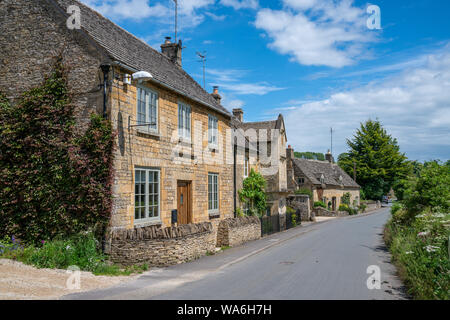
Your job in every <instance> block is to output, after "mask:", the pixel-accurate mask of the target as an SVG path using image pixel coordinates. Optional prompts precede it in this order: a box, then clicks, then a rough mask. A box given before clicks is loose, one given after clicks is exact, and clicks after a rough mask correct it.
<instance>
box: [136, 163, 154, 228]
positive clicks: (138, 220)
mask: <svg viewBox="0 0 450 320" xmlns="http://www.w3.org/2000/svg"><path fill="white" fill-rule="evenodd" d="M137 172H139V181H140V182H141V181H142V179H141V177H142V176H141V174H142V173H145V177H144V180H143V181H144V183H139V184H140V186H139V188H140V190H139V191H140V192H139V194H137V193H136V191H137V184H138V181H137V180H136V179H137V176H138V175H137ZM154 173H157V175H158V179H157V181H156V183H155V182H152V183H150V181H149V180H150V179H149V178H150V174H152V175H153V174H154ZM150 184H153V192H152V193H151V194H150ZM155 184H157V190H156V191H157V193H155V190H154V185H155ZM142 185H144V187H143V188H144V191H143V193H142ZM154 195H157V197H158V201H157V204H156V205H150V204H149V198H150V196H153V197H152V198H153V200H154ZM137 196H141V197H142V196H143V197H144V205H143V206H142V205H141V206H139V207H137V202H136V197H137ZM137 208H143V209H144V218H137V217H136V213H137V212H136V209H137ZM150 208H157V210H156V211H157V216H153V217H150V216H149V212H150ZM153 221H161V170H160V169H156V168H143V167H136V168H134V224H142V223H145V222H153Z"/></svg>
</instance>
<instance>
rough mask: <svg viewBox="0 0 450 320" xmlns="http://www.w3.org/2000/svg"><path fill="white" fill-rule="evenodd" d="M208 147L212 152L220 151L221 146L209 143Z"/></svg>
mask: <svg viewBox="0 0 450 320" xmlns="http://www.w3.org/2000/svg"><path fill="white" fill-rule="evenodd" d="M208 148H209V151H211V152H214V153H215V152H219V147H218V146H215V145H209V146H208Z"/></svg>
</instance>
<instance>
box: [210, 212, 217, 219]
mask: <svg viewBox="0 0 450 320" xmlns="http://www.w3.org/2000/svg"><path fill="white" fill-rule="evenodd" d="M208 215H209V218H210V219H218V218H220V212H208Z"/></svg>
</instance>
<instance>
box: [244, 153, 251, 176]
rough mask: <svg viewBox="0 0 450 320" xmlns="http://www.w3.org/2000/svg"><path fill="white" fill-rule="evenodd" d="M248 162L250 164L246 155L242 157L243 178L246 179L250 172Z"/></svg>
mask: <svg viewBox="0 0 450 320" xmlns="http://www.w3.org/2000/svg"><path fill="white" fill-rule="evenodd" d="M249 162H250V159H249V157H248V156H247V155H246V156H245V157H244V178H247V177H248V174H249V172H250V170H249Z"/></svg>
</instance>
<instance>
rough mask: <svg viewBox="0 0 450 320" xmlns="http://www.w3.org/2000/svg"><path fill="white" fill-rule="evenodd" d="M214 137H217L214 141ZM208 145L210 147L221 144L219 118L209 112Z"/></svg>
mask: <svg viewBox="0 0 450 320" xmlns="http://www.w3.org/2000/svg"><path fill="white" fill-rule="evenodd" d="M214 124H215V127H214ZM211 125H212V126H211ZM212 138H215V139H214V140H215V141H212ZM208 145H209V146H210V147H217V146H218V145H219V120H218V119H217V117H215V116H213V115H211V114H208Z"/></svg>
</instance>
